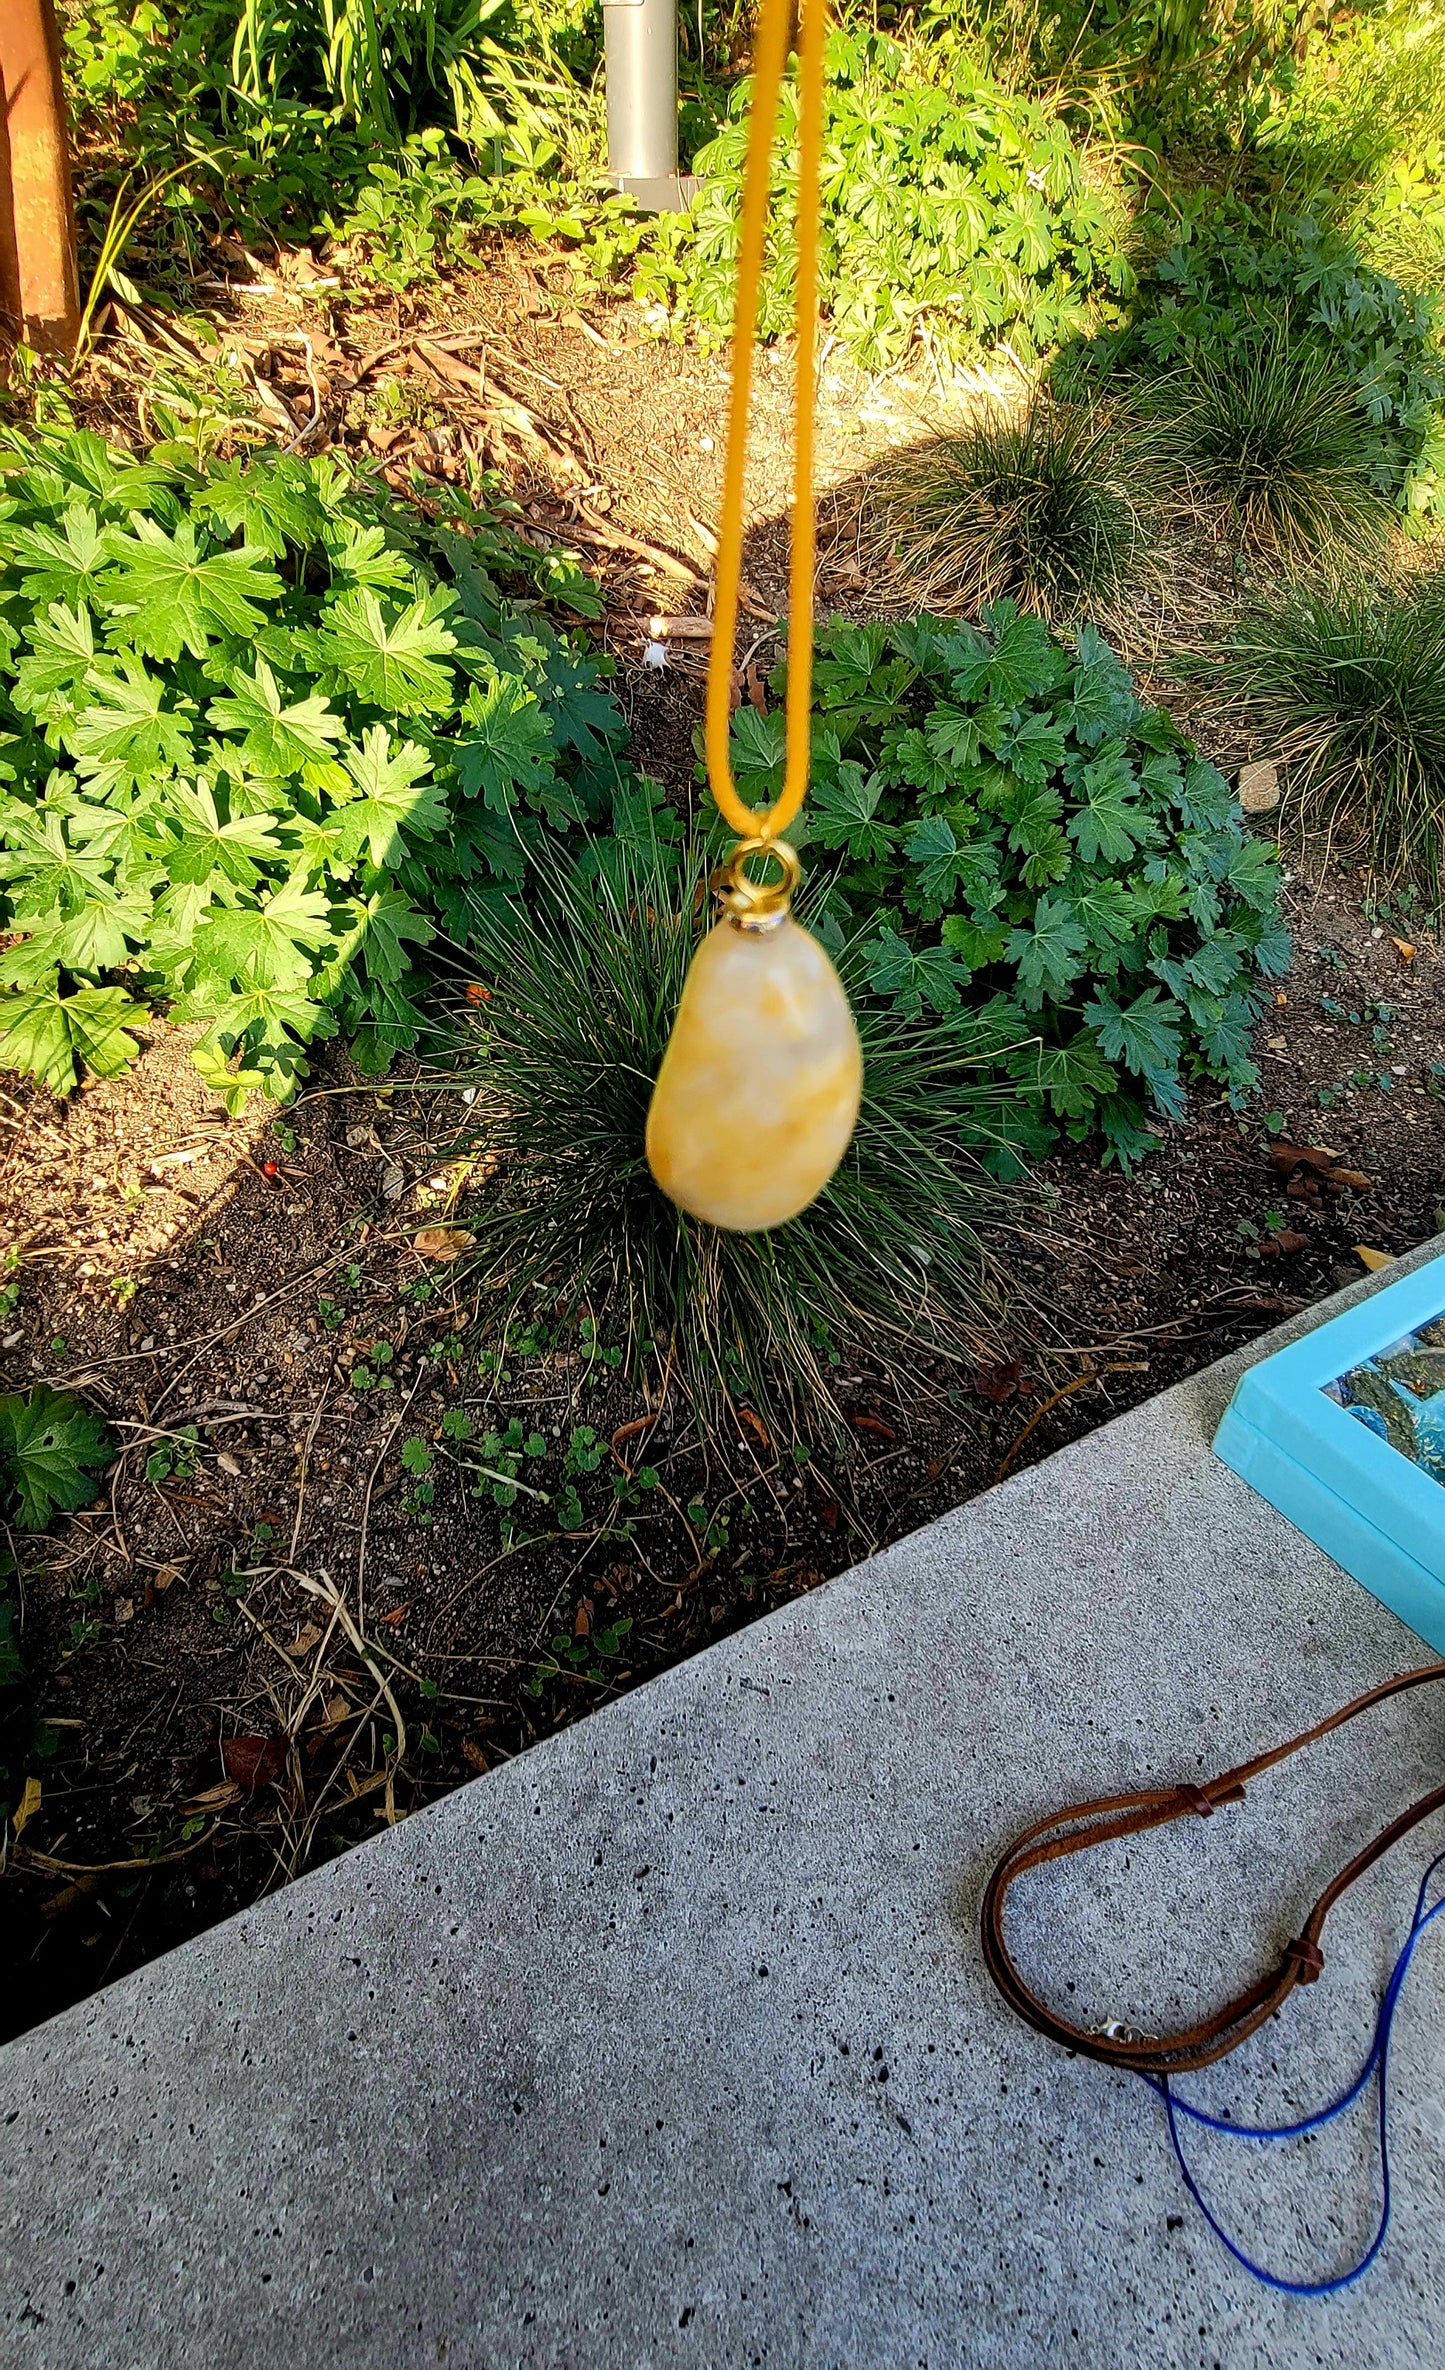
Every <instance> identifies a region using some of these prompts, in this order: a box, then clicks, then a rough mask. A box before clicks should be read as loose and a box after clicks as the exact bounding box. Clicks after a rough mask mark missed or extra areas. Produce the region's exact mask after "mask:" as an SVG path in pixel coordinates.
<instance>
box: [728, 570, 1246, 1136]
mask: <svg viewBox="0 0 1445 2370" xmlns="http://www.w3.org/2000/svg"><path fill="white" fill-rule="evenodd" d="M784 680H785V677H784V672H783V670H782V669H781V668H780V669H779V670H778V673H777V674H776V675H775V677H774V688H775V689H777V690H781V689H782V687H783V683H784ZM814 696H815V715H814V734H813V787H812V793H811V796H810V798H809V802H808V806H807V809H806V811H805V816H804V820H803V825H802V829H801V831H800V832H799V833H798V834H796V836H798V837H799V838H800V839H801V840H802V841H803V842H804V843H805V844H808V845H809V846H810V847H811V849H812V851H813V853H812V855H811V857H810V861H811V862H812V864H813V865H814V867H815V869H816V868H817V867H818V865H819V862H820V859H821V858H822V857H823V855H824V854H825V852H826V853H830V854H831V855H832V856H833V858H834V864H835V870H834V872H833V876H832V880H831V883H830V885H829V887H828V890H827V899H826V909H825V915H824V925H823V926H824V929H825V930H831V932H832V934H833V937H834V940H835V943H837V944H838V945H840V946H841V945H842V944H843V943H845V942H846V941H848V940H850V939H853V938H857V939H859V941H860V943H861V956H862V960H863V962H864V964H865V966H866V970H867V975H868V978H869V980H870V982H871V984H872V987H873V988H874V990H875V992H876V993H878V994H879V995H880V996H883V997H885V998H887V999H888V1000H889V1001H890V1002H891V1003H892V1004H893V1007H894V1009H895V1010H896V1011H897V1012H898V1013H900V1014H901V1015H903V1016H905V1017H913V1016H918V1015H920V1014H922V1013H924V1012H926V1011H927V1012H932V1013H935V1014H936V1015H937V1016H938V1017H939V1019H940V1021H941V1022H943V1023H944V1024H945V1025H946V1024H947V1023H948V1022H949V1021H950V1019H952V1018H954V1017H955V1016H959V1015H962V1016H964V1019H965V1022H966V1025H969V1026H977V1025H980V1024H982V1025H984V1026H986V1027H988V1028H991V1029H993V1030H996V1031H998V1032H1000V1042H1001V1044H1002V1045H1003V1046H1004V1047H1005V1048H1007V1050H1006V1051H1005V1052H1004V1053H1003V1054H1002V1055H1001V1056H1000V1057H999V1059H1000V1065H1001V1067H1002V1069H1003V1071H1004V1072H1005V1074H1006V1075H1007V1076H1008V1077H1009V1078H1010V1079H1011V1080H1012V1081H1013V1082H1014V1085H1015V1088H1016V1090H1017V1091H1018V1092H1019V1093H1020V1094H1021V1095H1022V1096H1023V1098H1024V1099H1025V1102H1026V1103H1027V1105H1028V1106H1029V1110H1030V1113H1031V1115H1032V1119H1033V1124H1034V1136H1033V1142H1034V1143H1035V1144H1036V1145H1042V1144H1046V1143H1047V1142H1048V1141H1049V1140H1050V1135H1051V1126H1052V1123H1053V1122H1061V1123H1062V1124H1063V1126H1064V1127H1065V1129H1066V1130H1067V1132H1068V1133H1069V1134H1070V1135H1072V1136H1075V1137H1083V1136H1086V1135H1088V1134H1089V1133H1091V1132H1092V1131H1093V1130H1094V1129H1095V1128H1098V1129H1100V1130H1102V1132H1103V1135H1104V1138H1105V1143H1106V1147H1107V1151H1106V1157H1107V1158H1112V1159H1117V1160H1120V1161H1122V1162H1125V1163H1128V1162H1130V1161H1133V1160H1135V1159H1137V1158H1139V1157H1140V1155H1141V1154H1143V1153H1144V1152H1145V1151H1147V1150H1148V1149H1149V1147H1150V1144H1151V1142H1152V1140H1153V1138H1152V1135H1151V1132H1150V1129H1149V1124H1148V1119H1147V1115H1146V1107H1145V1106H1146V1101H1147V1102H1152V1104H1153V1105H1154V1107H1155V1108H1156V1109H1157V1110H1158V1111H1161V1112H1163V1113H1164V1114H1166V1115H1167V1116H1169V1117H1173V1118H1177V1117H1179V1116H1181V1115H1182V1112H1183V1109H1184V1100H1185V1086H1186V1082H1187V1080H1188V1079H1189V1078H1191V1077H1199V1078H1204V1079H1213V1080H1218V1081H1219V1082H1220V1083H1221V1084H1223V1085H1224V1086H1225V1087H1226V1088H1227V1089H1228V1091H1229V1093H1230V1095H1231V1097H1232V1098H1234V1099H1235V1100H1241V1099H1242V1098H1243V1097H1245V1096H1246V1095H1248V1094H1249V1093H1250V1092H1251V1091H1252V1089H1253V1087H1254V1086H1255V1084H1256V1083H1257V1073H1256V1071H1255V1067H1254V1064H1253V1062H1252V1061H1251V1059H1250V1051H1249V1047H1250V1033H1251V1029H1252V1026H1253V1023H1254V1020H1255V1018H1256V1016H1257V1014H1258V1012H1259V1011H1260V1009H1261V1008H1262V1005H1263V1002H1264V999H1265V996H1266V993H1267V990H1266V986H1265V982H1266V981H1267V980H1269V979H1272V978H1274V977H1276V976H1277V975H1278V974H1279V973H1281V972H1282V971H1283V970H1284V969H1285V967H1286V965H1287V964H1288V961H1289V951H1290V950H1289V939H1288V936H1287V934H1286V932H1285V930H1284V927H1283V925H1282V923H1281V921H1280V917H1279V912H1278V906H1277V895H1278V885H1279V874H1278V863H1277V858H1276V854H1275V851H1274V850H1273V848H1272V847H1271V846H1270V845H1269V844H1268V843H1267V842H1265V841H1263V840H1259V839H1253V838H1251V837H1249V836H1248V834H1247V833H1246V832H1245V831H1244V829H1243V827H1242V822H1241V817H1240V810H1239V806H1238V803H1237V801H1236V799H1235V796H1234V793H1233V791H1232V790H1231V789H1230V787H1229V784H1228V783H1227V782H1226V781H1225V780H1224V778H1223V776H1222V775H1221V774H1219V773H1218V772H1217V771H1216V770H1215V768H1214V767H1213V766H1212V765H1208V764H1206V763H1204V761H1203V760H1202V759H1200V758H1198V757H1197V756H1195V754H1194V753H1193V751H1192V749H1191V748H1190V746H1189V744H1188V743H1187V742H1186V741H1185V740H1184V739H1183V738H1182V737H1181V735H1180V734H1179V733H1178V732H1177V730H1176V729H1175V727H1174V726H1173V724H1172V723H1171V722H1170V720H1169V717H1168V716H1167V715H1166V714H1165V712H1164V710H1163V709H1162V708H1146V707H1145V706H1144V705H1143V704H1142V702H1141V701H1140V699H1139V697H1138V695H1137V693H1136V691H1135V688H1134V685H1133V681H1132V679H1131V678H1130V676H1129V674H1128V672H1127V671H1126V669H1125V668H1124V667H1123V666H1121V665H1120V663H1119V661H1118V660H1117V659H1116V658H1115V656H1114V654H1113V652H1112V651H1111V650H1110V649H1109V647H1108V645H1107V643H1106V642H1105V641H1104V640H1103V638H1102V637H1101V636H1100V634H1099V633H1098V632H1097V631H1096V630H1095V629H1094V628H1093V627H1091V626H1085V627H1083V628H1081V630H1080V632H1079V635H1078V639H1077V642H1076V644H1075V645H1074V647H1073V648H1072V649H1068V648H1066V647H1065V646H1064V645H1063V644H1062V643H1060V642H1059V641H1057V640H1056V639H1054V638H1053V637H1052V636H1051V635H1050V634H1049V632H1048V630H1047V629H1046V627H1045V626H1044V625H1042V624H1041V623H1040V622H1039V620H1038V619H1037V618H1032V617H1024V616H1020V615H1019V614H1018V612H1017V611H1016V610H1015V609H1014V607H1013V605H1012V604H1011V603H1009V602H1001V603H999V604H997V605H996V606H995V607H993V608H991V609H988V610H986V611H985V612H984V618H983V628H982V630H980V629H978V628H974V627H971V626H967V625H946V624H943V623H940V622H939V621H937V620H935V619H931V618H919V619H916V620H914V621H913V622H911V623H908V624H903V625H866V626H860V625H851V624H845V623H841V622H837V621H835V622H834V623H833V624H831V625H828V626H825V627H824V629H823V631H822V633H821V634H820V636H819V654H818V659H817V664H816V669H815V673H814ZM782 735H783V719H782V715H781V713H780V712H775V713H774V714H772V715H770V716H767V717H763V716H759V715H758V714H757V713H756V712H755V711H754V710H753V709H752V708H750V707H749V708H747V709H741V710H739V712H738V716H737V718H736V721H735V724H734V729H733V767H734V771H735V773H736V775H737V778H738V781H739V785H740V787H741V788H742V791H743V795H744V797H746V798H748V799H749V800H750V801H752V802H753V803H761V802H762V800H763V799H765V798H766V797H769V796H771V795H773V791H774V785H775V784H778V783H780V781H781V778H782V748H783V740H782Z"/></svg>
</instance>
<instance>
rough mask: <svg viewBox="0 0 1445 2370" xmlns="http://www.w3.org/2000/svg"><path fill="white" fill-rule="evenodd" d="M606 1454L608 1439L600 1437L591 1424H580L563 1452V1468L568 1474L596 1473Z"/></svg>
mask: <svg viewBox="0 0 1445 2370" xmlns="http://www.w3.org/2000/svg"><path fill="white" fill-rule="evenodd" d="M606 1454H607V1443H606V1441H605V1440H599V1439H598V1437H597V1434H596V1432H595V1431H594V1430H593V1428H592V1426H591V1425H590V1424H578V1425H577V1426H576V1428H575V1430H574V1431H573V1434H572V1437H571V1439H570V1440H569V1441H568V1443H567V1447H566V1450H565V1451H564V1453H563V1457H562V1470H563V1472H564V1473H566V1474H568V1475H574V1474H579V1473H595V1472H596V1470H597V1468H598V1466H599V1465H600V1464H601V1462H602V1460H603V1458H604V1457H605V1456H606Z"/></svg>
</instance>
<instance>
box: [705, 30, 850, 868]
mask: <svg viewBox="0 0 1445 2370" xmlns="http://www.w3.org/2000/svg"><path fill="white" fill-rule="evenodd" d="M789 14H790V11H789V5H788V0H762V7H761V9H760V11H759V15H758V29H757V46H756V52H755V56H754V62H753V101H752V112H751V115H750V117H749V121H748V155H747V168H746V172H745V175H744V179H743V209H742V232H741V250H740V253H739V256H738V291H737V309H736V312H735V314H734V318H733V348H732V390H731V398H730V402H729V406H728V431H727V453H726V458H725V461H724V466H723V496H722V516H721V518H720V520H719V523H718V550H717V583H716V597H715V601H714V606H713V637H712V656H711V660H710V662H709V666H708V678H707V715H706V732H705V745H706V750H707V772H708V780H709V782H710V783H711V785H712V794H713V797H714V798H715V799H716V800H717V803H718V806H719V808H720V809H721V811H722V814H723V816H724V818H725V820H726V821H727V822H729V823H730V824H731V825H732V827H733V829H734V831H736V832H737V833H738V834H739V835H740V837H742V838H744V839H773V838H775V837H776V836H777V834H778V833H779V832H780V831H784V830H786V828H787V826H788V824H789V823H790V822H791V821H792V819H793V817H794V815H796V813H797V811H798V809H799V807H800V806H801V805H802V803H803V799H804V797H805V795H806V793H807V788H808V760H809V751H810V739H809V727H810V713H809V711H810V708H811V703H812V690H813V556H814V540H815V538H814V515H813V369H814V350H815V346H816V342H817V320H818V183H819V168H820V160H821V155H822V147H823V44H824V39H825V35H826V32H827V0H802V9H801V19H800V25H799V36H798V99H799V106H798V226H797V276H796V288H797V369H796V376H795V383H794V398H793V401H794V429H793V446H794V462H793V543H792V563H791V568H790V572H789V588H788V699H787V738H786V760H785V763H784V768H783V787H782V792H781V794H780V796H779V797H778V799H777V800H776V802H775V804H774V805H772V806H770V807H767V808H766V809H759V808H756V807H750V806H747V805H745V804H744V802H743V800H742V799H741V798H740V797H739V795H738V788H737V784H736V783H735V782H734V780H733V773H732V765H731V763H730V760H729V756H728V727H729V722H730V718H731V705H732V703H731V692H732V675H733V654H734V646H735V642H736V638H737V626H738V593H739V588H740V585H741V581H742V566H743V483H744V477H745V474H746V467H747V444H748V414H749V411H750V409H751V405H752V386H753V349H754V344H755V340H756V335H757V321H758V292H759V287H760V285H761V281H762V276H763V248H764V240H765V237H766V232H767V219H768V183H769V175H770V167H771V163H772V149H773V131H774V126H775V123H776V119H777V112H778V99H779V96H780V93H781V91H782V86H783V73H784V70H785V68H786V65H787V57H788V24H789Z"/></svg>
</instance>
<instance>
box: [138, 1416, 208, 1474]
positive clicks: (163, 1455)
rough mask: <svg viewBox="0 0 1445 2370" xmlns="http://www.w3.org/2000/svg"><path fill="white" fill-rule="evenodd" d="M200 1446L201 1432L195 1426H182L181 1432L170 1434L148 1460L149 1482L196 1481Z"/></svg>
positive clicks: (157, 1443) (158, 1442)
mask: <svg viewBox="0 0 1445 2370" xmlns="http://www.w3.org/2000/svg"><path fill="white" fill-rule="evenodd" d="M200 1446H201V1435H200V1430H199V1428H198V1426H196V1425H195V1424H182V1426H181V1428H180V1430H179V1431H177V1432H171V1433H168V1434H167V1436H166V1438H165V1439H164V1440H158V1441H157V1442H156V1445H155V1447H154V1448H153V1449H152V1450H151V1453H150V1455H149V1456H148V1457H147V1458H146V1479H147V1481H149V1482H152V1483H154V1482H161V1481H194V1479H195V1477H196V1465H197V1460H198V1458H199V1455H200Z"/></svg>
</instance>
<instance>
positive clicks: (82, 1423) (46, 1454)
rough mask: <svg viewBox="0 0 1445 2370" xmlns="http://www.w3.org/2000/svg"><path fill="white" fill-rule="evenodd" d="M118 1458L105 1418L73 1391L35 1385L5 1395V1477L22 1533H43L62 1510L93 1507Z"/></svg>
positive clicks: (1, 1403) (1, 1431)
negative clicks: (100, 1480) (100, 1482)
mask: <svg viewBox="0 0 1445 2370" xmlns="http://www.w3.org/2000/svg"><path fill="white" fill-rule="evenodd" d="M114 1459H115V1449H114V1446H113V1445H112V1442H111V1439H110V1435H109V1433H108V1432H107V1431H106V1428H105V1425H104V1424H103V1423H102V1421H101V1419H100V1417H99V1416H98V1415H92V1414H91V1412H90V1409H89V1408H88V1407H83V1406H82V1405H81V1403H80V1401H79V1400H78V1399H75V1398H72V1397H71V1395H70V1394H69V1392H66V1391H52V1390H51V1389H50V1388H49V1386H48V1385H47V1384H45V1383H36V1385H35V1386H34V1388H33V1389H32V1390H29V1391H6V1392H5V1393H3V1395H0V1477H3V1481H4V1484H5V1487H6V1489H7V1490H8V1491H9V1492H10V1494H11V1496H12V1498H13V1501H14V1507H15V1520H16V1521H17V1523H18V1524H19V1526H20V1528H21V1530H23V1531H43V1530H44V1528H45V1526H46V1524H47V1523H48V1522H49V1520H50V1518H51V1516H52V1515H53V1514H54V1513H56V1512H57V1511H62V1512H65V1513H72V1512H73V1511H74V1510H75V1508H76V1507H77V1506H88V1505H89V1504H90V1501H91V1499H92V1498H93V1497H94V1496H95V1492H96V1478H95V1477H96V1475H97V1473H100V1472H103V1471H104V1469H105V1467H106V1466H107V1465H109V1464H112V1463H113V1462H114Z"/></svg>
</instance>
